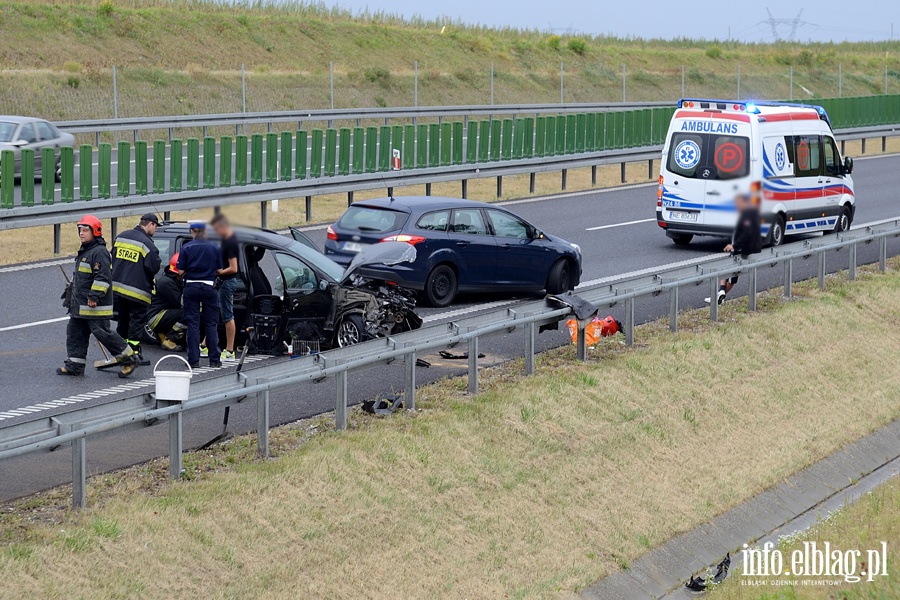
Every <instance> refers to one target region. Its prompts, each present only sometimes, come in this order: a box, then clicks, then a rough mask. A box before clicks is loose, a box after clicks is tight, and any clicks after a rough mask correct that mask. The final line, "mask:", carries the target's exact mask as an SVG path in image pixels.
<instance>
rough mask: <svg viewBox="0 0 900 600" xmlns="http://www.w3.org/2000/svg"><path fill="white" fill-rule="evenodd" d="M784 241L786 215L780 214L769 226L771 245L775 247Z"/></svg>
mask: <svg viewBox="0 0 900 600" xmlns="http://www.w3.org/2000/svg"><path fill="white" fill-rule="evenodd" d="M782 242H784V217H783V216H781V215H778V216H777V217H775V220H774V221H772V226H771V227H770V228H769V245H770V246H772V247H773V248H774V247H775V246H780V245H781V244H782Z"/></svg>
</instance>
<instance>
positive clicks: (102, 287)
mask: <svg viewBox="0 0 900 600" xmlns="http://www.w3.org/2000/svg"><path fill="white" fill-rule="evenodd" d="M108 289H109V284H108V283H107V282H105V281H95V282H94V283H92V284H91V291H92V292H103V293H104V294H105V293H106V290H108Z"/></svg>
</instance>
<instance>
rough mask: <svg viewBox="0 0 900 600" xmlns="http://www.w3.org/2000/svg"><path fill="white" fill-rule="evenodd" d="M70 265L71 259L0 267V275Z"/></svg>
mask: <svg viewBox="0 0 900 600" xmlns="http://www.w3.org/2000/svg"><path fill="white" fill-rule="evenodd" d="M71 263H72V259H71V258H65V259H62V260H54V261H49V262H39V263H28V264H24V265H15V266H12V267H0V273H15V272H17V271H30V270H31V269H42V268H44V267H56V266H59V265H68V264H71Z"/></svg>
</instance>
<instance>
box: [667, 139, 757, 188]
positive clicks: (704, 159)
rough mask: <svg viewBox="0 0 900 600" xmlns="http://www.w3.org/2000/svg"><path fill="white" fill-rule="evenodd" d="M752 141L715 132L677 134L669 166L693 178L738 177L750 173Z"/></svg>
mask: <svg viewBox="0 0 900 600" xmlns="http://www.w3.org/2000/svg"><path fill="white" fill-rule="evenodd" d="M749 148H750V140H749V139H747V138H746V137H740V136H735V135H721V134H715V133H688V132H685V133H676V134H675V135H673V136H672V142H671V144H670V146H669V158H668V161H667V168H668V170H669V171H670V172H672V173H676V174H678V175H681V176H682V177H688V178H691V179H714V180H725V179H737V178H739V177H746V176H747V175H748V174H749V172H750V156H749Z"/></svg>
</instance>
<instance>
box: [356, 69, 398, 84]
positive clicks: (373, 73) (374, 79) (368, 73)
mask: <svg viewBox="0 0 900 600" xmlns="http://www.w3.org/2000/svg"><path fill="white" fill-rule="evenodd" d="M363 77H365V78H366V79H367V80H368V81H370V82H371V83H378V84H380V85H387V83H388V81H390V78H391V72H390V71H388V70H387V69H385V68H384V67H372V68H370V69H366V70H365V71H363Z"/></svg>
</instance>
